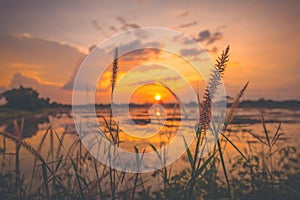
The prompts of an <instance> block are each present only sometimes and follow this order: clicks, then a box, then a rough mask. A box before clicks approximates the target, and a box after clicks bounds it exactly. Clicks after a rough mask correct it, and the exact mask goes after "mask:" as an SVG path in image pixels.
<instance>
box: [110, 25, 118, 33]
mask: <svg viewBox="0 0 300 200" xmlns="http://www.w3.org/2000/svg"><path fill="white" fill-rule="evenodd" d="M109 29H110V30H111V31H114V32H118V29H117V28H116V27H114V26H110V27H109Z"/></svg>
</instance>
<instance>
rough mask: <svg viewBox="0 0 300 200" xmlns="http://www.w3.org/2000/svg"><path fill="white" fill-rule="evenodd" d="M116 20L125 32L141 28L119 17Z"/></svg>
mask: <svg viewBox="0 0 300 200" xmlns="http://www.w3.org/2000/svg"><path fill="white" fill-rule="evenodd" d="M116 19H117V20H118V22H119V23H121V24H122V27H121V29H122V30H123V31H127V30H128V29H133V28H140V26H139V25H138V24H135V23H129V22H127V20H125V18H124V17H121V16H119V17H117V18H116Z"/></svg>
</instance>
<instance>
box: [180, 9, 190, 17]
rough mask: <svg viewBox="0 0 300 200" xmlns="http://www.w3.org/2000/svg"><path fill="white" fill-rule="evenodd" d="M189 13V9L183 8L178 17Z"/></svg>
mask: <svg viewBox="0 0 300 200" xmlns="http://www.w3.org/2000/svg"><path fill="white" fill-rule="evenodd" d="M188 15H189V11H188V10H184V11H182V12H181V13H180V14H179V15H178V16H179V17H186V16H188Z"/></svg>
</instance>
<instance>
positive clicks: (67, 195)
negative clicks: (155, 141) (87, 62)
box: [0, 48, 300, 199]
mask: <svg viewBox="0 0 300 200" xmlns="http://www.w3.org/2000/svg"><path fill="white" fill-rule="evenodd" d="M228 55H229V48H227V49H226V50H225V51H224V52H223V54H222V55H221V57H220V58H219V59H218V60H217V63H216V65H215V70H214V71H213V72H212V76H211V79H210V80H209V82H208V86H207V89H206V92H205V94H204V97H203V98H202V100H201V101H200V100H199V102H198V103H199V105H200V106H199V110H200V114H201V120H200V121H199V125H198V126H197V129H196V135H195V148H187V149H186V153H185V155H184V157H185V158H186V161H187V163H188V167H186V168H185V169H183V170H182V171H181V172H180V173H173V172H172V165H171V166H167V167H164V168H162V169H160V170H157V171H156V172H154V173H151V174H149V173H146V174H139V173H136V174H134V173H125V172H121V171H117V170H114V169H112V168H109V167H106V166H104V165H102V164H101V163H99V162H98V161H97V160H96V159H94V158H93V157H92V156H91V155H90V154H89V152H87V151H86V150H85V149H84V147H83V146H82V143H81V142H80V139H78V138H77V139H76V140H75V141H74V142H73V143H72V144H70V145H67V144H66V138H67V137H68V132H67V131H65V132H63V133H57V132H56V130H55V129H53V128H51V127H49V128H48V130H47V131H46V132H45V134H44V135H43V137H42V139H41V141H40V143H39V145H38V146H37V147H36V148H34V147H33V146H31V145H30V144H28V143H27V142H26V141H25V140H24V139H23V138H22V134H23V127H24V122H22V121H21V122H20V123H18V122H17V121H14V131H13V132H14V133H7V132H3V133H1V136H2V137H1V139H2V144H1V145H2V146H1V149H0V150H1V154H0V155H2V159H1V161H2V166H3V165H5V164H7V163H13V165H14V168H13V169H6V170H5V168H4V167H3V168H2V170H1V173H0V199H300V194H299V191H298V188H300V169H299V156H300V154H299V152H297V149H296V148H295V147H290V146H284V145H282V143H280V142H281V141H280V137H281V136H282V134H283V133H282V129H281V124H278V128H277V130H276V131H275V132H274V133H271V132H270V130H268V127H267V126H266V123H265V120H264V117H263V116H261V123H262V128H263V130H264V136H263V137H262V136H260V135H259V134H257V133H253V132H249V133H248V134H250V135H251V137H253V138H254V139H255V140H256V141H257V142H258V143H259V144H252V143H250V142H248V148H246V149H243V150H242V149H239V148H238V147H237V146H236V145H235V144H234V142H232V140H231V139H230V138H231V135H230V133H229V132H227V131H226V130H227V128H228V126H229V124H230V122H231V121H232V120H233V118H234V114H235V110H236V108H237V107H238V105H239V102H240V98H241V97H242V95H243V93H244V92H245V90H246V88H247V86H248V83H247V84H246V85H245V86H244V87H243V88H242V90H241V92H240V93H239V94H238V96H237V98H236V99H235V101H234V102H233V105H232V107H231V109H230V111H229V112H228V114H227V116H226V121H225V124H224V127H223V128H222V129H221V130H220V131H216V130H217V129H216V128H215V126H216V125H215V124H214V122H213V121H212V122H211V121H210V118H209V116H210V111H211V110H210V109H211V97H212V96H213V94H214V93H215V92H216V88H217V86H218V84H219V83H220V81H221V78H222V76H223V73H224V71H225V68H226V63H227V62H228ZM114 63H115V65H117V60H115V62H114ZM114 70H115V73H114V74H115V77H113V80H112V83H115V80H114V79H115V78H116V74H117V68H116V67H115V68H114ZM113 85H114V84H113ZM112 91H113V87H112ZM199 99H200V98H199ZM104 120H105V119H104ZM105 122H107V127H106V130H107V138H108V139H110V140H111V142H113V143H114V144H116V145H119V143H120V141H119V139H118V135H119V129H118V126H117V125H116V124H114V123H113V122H112V121H111V119H109V120H105ZM108 122H109V123H108ZM211 124H212V126H211ZM209 129H210V130H211V131H212V132H213V133H214V135H215V137H218V138H219V140H218V141H217V144H216V145H215V146H214V148H213V149H212V150H211V151H210V153H209V154H208V155H207V156H205V157H203V158H202V156H199V155H201V152H202V149H201V148H200V146H201V145H203V144H205V141H206V132H207V131H208V130H209ZM7 140H10V142H13V143H9V142H8V141H7ZM46 143H47V144H48V145H46ZM246 143H247V141H246ZM8 144H14V145H15V148H14V152H13V153H12V152H8V151H7V150H6V149H7V145H8ZM255 145H260V146H262V151H260V152H257V151H254V150H253V149H255V148H256V146H255ZM228 146H230V147H231V148H233V149H234V150H235V151H236V152H237V156H235V157H234V158H232V159H231V161H230V162H229V161H226V160H225V158H224V152H226V149H227V148H228ZM46 147H47V148H46ZM151 147H152V149H153V151H156V152H158V150H157V149H156V147H155V146H153V145H152V146H151ZM21 149H24V150H25V151H26V152H28V153H29V155H28V154H27V155H26V156H27V157H28V156H30V157H32V158H33V161H34V162H33V168H32V170H31V173H30V175H29V176H28V175H27V176H26V175H24V173H22V169H21V168H20V160H21V159H22V156H23V155H24V154H21V153H20V152H21ZM134 150H135V151H136V152H142V151H143V149H138V148H137V147H134ZM158 155H159V154H158ZM139 161H140V160H139V158H137V162H139Z"/></svg>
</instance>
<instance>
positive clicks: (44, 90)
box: [10, 73, 72, 103]
mask: <svg viewBox="0 0 300 200" xmlns="http://www.w3.org/2000/svg"><path fill="white" fill-rule="evenodd" d="M20 85H22V86H23V87H30V88H33V89H35V90H37V91H38V92H39V93H40V95H41V97H44V98H46V97H49V98H50V99H51V100H52V101H56V102H60V103H70V102H71V98H72V97H71V96H72V93H71V91H65V90H62V89H61V88H60V87H59V86H57V85H51V84H44V83H41V82H40V81H39V80H37V79H35V78H31V77H27V76H24V75H22V74H20V73H16V74H15V75H14V76H13V79H12V81H11V84H10V88H19V87H20Z"/></svg>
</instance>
